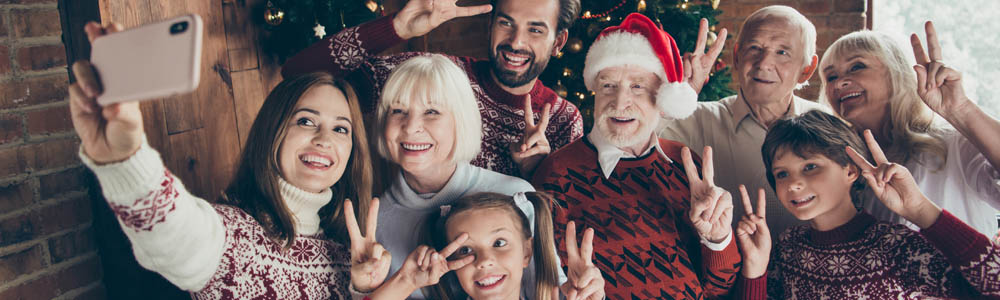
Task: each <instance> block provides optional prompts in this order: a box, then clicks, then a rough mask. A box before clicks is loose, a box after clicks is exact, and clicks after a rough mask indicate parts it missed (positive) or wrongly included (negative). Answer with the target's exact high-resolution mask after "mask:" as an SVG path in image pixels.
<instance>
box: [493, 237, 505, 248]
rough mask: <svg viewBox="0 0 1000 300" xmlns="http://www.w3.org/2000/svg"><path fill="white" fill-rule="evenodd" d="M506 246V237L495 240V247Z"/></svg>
mask: <svg viewBox="0 0 1000 300" xmlns="http://www.w3.org/2000/svg"><path fill="white" fill-rule="evenodd" d="M504 246H507V240H505V239H497V240H496V241H493V247H494V248H500V247H504Z"/></svg>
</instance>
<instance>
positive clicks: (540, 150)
mask: <svg viewBox="0 0 1000 300" xmlns="http://www.w3.org/2000/svg"><path fill="white" fill-rule="evenodd" d="M550 152H552V147H550V146H547V145H535V146H534V147H531V148H530V149H528V150H527V151H522V152H520V153H515V155H517V156H519V157H523V158H527V157H532V156H535V155H539V154H548V153H550Z"/></svg>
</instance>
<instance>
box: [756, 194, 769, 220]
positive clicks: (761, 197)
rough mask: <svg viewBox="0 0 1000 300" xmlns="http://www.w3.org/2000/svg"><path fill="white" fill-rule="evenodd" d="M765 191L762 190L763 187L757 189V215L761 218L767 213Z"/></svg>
mask: <svg viewBox="0 0 1000 300" xmlns="http://www.w3.org/2000/svg"><path fill="white" fill-rule="evenodd" d="M765 195H767V193H765V192H764V188H758V189H757V216H758V217H760V218H761V219H764V218H765V215H766V214H767V197H766V196H765Z"/></svg>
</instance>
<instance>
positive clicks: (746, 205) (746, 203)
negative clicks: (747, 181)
mask: <svg viewBox="0 0 1000 300" xmlns="http://www.w3.org/2000/svg"><path fill="white" fill-rule="evenodd" d="M740 198H742V200H743V211H745V212H746V215H748V216H749V215H752V214H753V206H752V205H751V204H750V193H747V187H746V186H745V185H742V184H741V185H740Z"/></svg>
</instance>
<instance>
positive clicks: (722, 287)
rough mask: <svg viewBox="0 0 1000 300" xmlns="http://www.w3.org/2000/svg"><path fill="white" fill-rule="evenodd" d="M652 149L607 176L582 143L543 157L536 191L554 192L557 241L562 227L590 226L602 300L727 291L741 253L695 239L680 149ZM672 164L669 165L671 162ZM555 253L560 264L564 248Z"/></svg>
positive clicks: (672, 145)
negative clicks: (601, 282)
mask: <svg viewBox="0 0 1000 300" xmlns="http://www.w3.org/2000/svg"><path fill="white" fill-rule="evenodd" d="M660 145H661V148H662V149H663V152H664V153H665V154H666V155H667V156H668V157H670V160H668V159H666V158H664V157H663V156H661V155H660V154H659V152H657V151H656V150H653V151H652V152H651V153H649V154H647V155H645V156H642V157H638V158H632V159H628V158H623V159H622V160H621V161H619V162H618V165H617V166H616V167H615V169H614V172H612V174H611V176H609V178H604V175H603V173H602V172H601V168H600V167H599V166H598V162H597V150H596V149H595V148H594V146H593V145H592V144H590V142H589V141H587V139H586V138H583V139H580V140H578V141H576V142H573V143H572V144H570V145H569V146H566V147H565V148H563V149H560V150H559V151H556V152H555V153H553V154H552V155H549V157H548V158H546V159H545V161H543V162H542V163H541V165H540V166H539V167H538V170H537V171H536V172H535V178H534V180H533V183H534V185H535V188H537V189H539V190H545V191H548V192H550V193H552V194H553V195H554V196H555V198H556V204H557V205H558V206H559V207H558V208H557V209H556V211H555V212H554V214H555V218H554V220H553V221H554V224H555V236H556V240H557V241H560V240H563V239H564V238H565V228H566V223H568V222H569V221H570V220H573V221H575V222H577V223H578V224H580V225H578V226H580V227H578V228H585V227H593V228H594V233H595V234H594V264H595V265H597V267H598V268H599V269H600V270H601V272H602V273H603V275H604V279H605V280H606V281H607V284H606V285H605V292H606V293H607V296H608V299H622V300H624V299H654V298H659V299H664V298H666V299H702V298H705V297H714V296H718V295H722V294H725V293H726V292H727V291H728V290H729V288H730V287H732V285H733V283H734V281H735V280H736V272H737V271H738V270H739V264H740V255H739V252H738V251H737V247H736V241H735V240H733V241H732V242H731V243H730V244H729V246H728V247H726V248H725V249H723V250H722V251H712V250H710V249H708V248H706V247H705V246H703V245H701V243H700V242H699V237H698V234H697V233H696V232H695V230H694V227H692V225H691V223H690V219H689V218H688V209H689V207H690V202H689V197H690V195H691V192H690V190H689V189H688V179H687V176H686V174H685V173H684V166H683V165H682V164H681V160H680V157H681V155H680V150H681V148H682V147H683V145H682V144H680V143H678V142H674V141H670V140H665V139H660ZM671 160H672V161H671ZM559 254H560V256H561V257H562V258H563V259H562V261H563V262H565V261H566V249H565V246H564V245H563V244H562V243H560V244H559Z"/></svg>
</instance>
